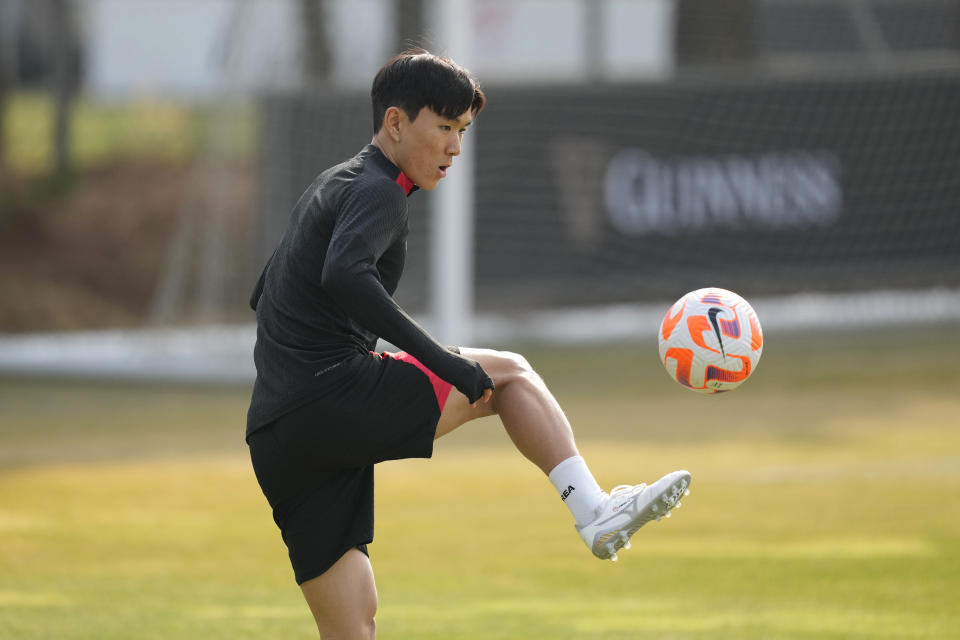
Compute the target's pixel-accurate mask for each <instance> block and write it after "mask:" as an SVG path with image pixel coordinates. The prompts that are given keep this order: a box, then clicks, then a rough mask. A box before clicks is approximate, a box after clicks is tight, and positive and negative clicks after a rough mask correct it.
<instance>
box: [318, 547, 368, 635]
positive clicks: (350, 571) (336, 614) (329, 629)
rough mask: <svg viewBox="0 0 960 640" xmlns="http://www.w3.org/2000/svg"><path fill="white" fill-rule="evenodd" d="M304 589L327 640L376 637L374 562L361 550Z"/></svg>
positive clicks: (344, 559) (348, 554)
mask: <svg viewBox="0 0 960 640" xmlns="http://www.w3.org/2000/svg"><path fill="white" fill-rule="evenodd" d="M300 589H301V590H302V591H303V596H304V597H305V598H306V599H307V604H309V605H310V611H311V612H313V617H314V619H315V620H316V621H317V629H318V630H319V631H320V637H321V638H323V640H372V639H373V638H374V637H375V635H376V623H375V622H374V619H373V617H374V614H376V612H377V587H376V584H375V583H374V580H373V568H372V567H371V566H370V559H369V558H367V556H366V555H364V554H363V553H362V552H361V551H359V550H358V549H351V550H350V551H347V552H346V553H345V554H343V557H341V558H340V560H338V561H337V563H336V564H334V565H333V566H332V567H330V569H328V570H327V571H326V572H325V573H323V574H322V575H320V576H318V577H316V578H313V579H312V580H307V581H306V582H304V583H303V584H302V585H300Z"/></svg>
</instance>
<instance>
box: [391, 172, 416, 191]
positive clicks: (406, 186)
mask: <svg viewBox="0 0 960 640" xmlns="http://www.w3.org/2000/svg"><path fill="white" fill-rule="evenodd" d="M396 183H397V184H398V185H400V186H401V187H402V188H403V192H404V193H405V194H406V195H410V194H411V193H412V192H413V190H414V189H416V188H417V185H415V184H413V182H412V181H411V180H410V178H408V177H407V174H405V173H404V172H403V171H401V172H400V175H398V176H397V179H396Z"/></svg>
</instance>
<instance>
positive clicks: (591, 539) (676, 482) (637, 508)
mask: <svg viewBox="0 0 960 640" xmlns="http://www.w3.org/2000/svg"><path fill="white" fill-rule="evenodd" d="M689 486H690V472H689V471H674V472H672V473H668V474H667V475H665V476H663V477H662V478H660V479H659V480H657V481H656V482H654V483H653V484H652V485H650V486H649V487H648V486H647V485H645V484H638V485H629V484H623V485H620V486H619V487H615V488H614V489H613V491H611V492H610V499H609V500H607V502H606V503H605V504H604V505H603V507H601V508H600V511H599V513H598V514H597V517H596V518H594V520H593V522H591V523H590V524H587V525H584V526H583V527H579V526H578V527H577V531H578V532H579V533H580V537H581V538H583V541H584V542H585V543H586V544H587V546H588V547H589V548H590V550H591V551H592V552H593V555H595V556H597V557H598V558H600V559H601V560H608V559H609V560H613V561H614V562H616V560H617V551H618V550H620V549H621V548H624V549H629V548H630V537H631V536H632V535H633V534H635V533H636V532H637V530H638V529H640V527H642V526H643V525H645V524H646V523H648V522H650V521H651V520H654V519H656V520H660V518H661V517H664V516H666V517H667V518H669V517H670V510H671V509H673V508H675V507H676V508H679V507H680V498H682V497H683V496H685V495H689V494H690V492H689V491H688V490H687V487H689Z"/></svg>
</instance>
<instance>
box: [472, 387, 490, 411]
mask: <svg viewBox="0 0 960 640" xmlns="http://www.w3.org/2000/svg"><path fill="white" fill-rule="evenodd" d="M492 397H493V389H491V388H489V387H487V388H486V389H484V390H483V395H482V396H480V399H479V400H477V401H476V402H474V403H473V404H471V405H470V406H471V407H473V408H474V409H476V408H477V407H479V406H480V403H481V402H483V403H484V404H486V403H487V402H490V398H492Z"/></svg>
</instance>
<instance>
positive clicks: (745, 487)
mask: <svg viewBox="0 0 960 640" xmlns="http://www.w3.org/2000/svg"><path fill="white" fill-rule="evenodd" d="M527 355H528V357H529V359H530V360H531V362H533V363H534V365H535V366H536V367H537V368H538V369H539V370H540V371H541V373H542V374H543V376H544V378H545V379H546V380H547V382H548V383H549V384H550V385H551V387H552V388H553V389H554V391H555V393H556V395H557V396H558V398H559V399H560V400H561V403H562V404H563V405H564V406H565V407H566V409H567V411H568V413H569V415H570V417H571V420H572V422H573V423H574V425H575V429H576V431H577V434H578V437H579V440H580V444H581V450H582V452H583V453H584V455H585V456H586V457H587V459H588V460H589V461H590V462H591V465H592V467H593V468H594V471H595V473H596V475H597V476H598V480H599V481H600V482H601V484H602V485H604V486H607V487H609V486H612V485H614V484H619V483H623V482H638V481H642V480H646V481H651V480H653V479H655V478H657V477H659V476H660V475H661V474H662V473H665V472H667V471H670V470H672V469H675V468H680V467H686V468H688V469H690V470H691V471H692V473H693V484H692V493H691V495H690V497H689V498H686V499H685V500H684V506H683V508H682V509H680V510H678V511H675V512H674V517H673V518H671V519H670V520H669V521H666V522H661V523H655V524H651V525H649V526H648V527H646V528H644V529H643V530H642V531H640V532H639V533H638V534H637V536H636V537H635V538H634V547H633V549H632V550H630V551H627V552H624V553H622V554H621V560H620V562H618V563H616V564H611V563H604V562H600V561H598V560H595V559H594V558H593V557H592V556H590V555H589V553H588V552H587V550H586V549H585V548H584V547H583V543H582V542H581V541H580V540H579V537H578V536H577V535H576V533H575V532H574V530H573V526H572V521H571V519H570V517H569V515H568V514H567V512H566V510H565V509H564V508H563V506H562V504H561V503H560V501H559V500H558V499H557V497H556V495H555V494H554V492H553V489H552V487H551V486H550V485H549V483H548V482H547V481H546V479H545V478H543V477H542V475H541V474H540V473H539V472H538V471H537V470H536V469H535V468H534V467H533V466H532V465H530V464H529V463H527V462H525V461H524V460H522V459H521V458H520V457H519V456H518V455H517V454H515V453H514V452H513V450H512V449H511V447H510V445H509V443H508V440H507V438H506V436H505V435H504V434H503V432H502V429H501V428H500V427H499V424H498V423H497V422H496V421H495V420H487V421H483V422H479V423H475V424H472V425H467V426H466V427H464V428H463V429H461V430H460V431H458V432H455V433H453V434H451V435H450V436H449V437H447V438H444V439H443V440H441V441H440V442H438V444H437V449H436V452H435V456H434V459H433V460H430V461H421V460H416V461H404V462H395V463H388V464H385V465H382V466H381V467H380V469H379V471H378V476H377V482H378V484H377V538H376V541H375V542H374V544H373V545H372V546H371V552H372V557H373V561H374V567H375V569H376V571H377V577H378V585H379V590H380V612H379V615H378V626H379V637H381V638H405V639H406V638H417V639H425V640H426V639H436V640H440V639H443V640H450V639H484V640H491V639H496V638H518V639H531V638H544V639H550V640H559V639H574V638H578V639H579V638H583V639H598V640H599V639H603V640H613V639H628V638H629V639H636V638H658V639H661V638H697V639H706V638H710V639H727V638H729V639H736V640H745V639H752V638H757V639H759V638H764V639H770V638H805V639H807V638H817V639H833V638H837V639H839V638H862V639H867V638H870V639H874V638H937V639H944V638H960V607H958V605H957V603H958V602H960V491H958V490H960V393H958V389H960V372H958V367H957V362H958V360H960V341H958V340H957V338H956V327H952V328H951V327H944V328H940V329H910V330H900V331H892V330H891V331H884V332H874V333H870V334H866V335H863V334H859V335H853V334H846V335H838V336H830V337H818V338H816V339H813V338H810V337H807V338H800V337H778V336H776V335H769V334H768V336H767V346H766V350H765V353H764V356H763V361H762V362H761V363H760V366H759V368H758V369H757V372H756V374H755V375H754V378H753V379H751V380H750V381H749V382H747V383H746V384H745V385H744V387H743V388H742V389H740V390H738V391H736V392H734V393H730V394H725V395H721V396H716V397H703V396H698V395H695V394H693V393H690V392H689V391H686V390H684V389H682V388H680V387H679V386H678V385H676V384H675V383H673V382H671V381H670V380H668V379H667V377H666V375H665V374H664V373H663V371H662V370H661V368H660V366H659V364H657V361H656V355H655V350H654V347H653V346H652V345H639V346H637V345H631V346H628V347H625V348H623V349H619V350H615V349H603V350H585V349H584V350H574V351H571V352H567V353H560V352H557V351H543V350H535V351H530V352H527ZM246 400H247V392H246V390H244V389H192V388H176V387H164V388H159V387H146V386H136V385H106V384H102V385H94V384H80V383H69V382H64V381H60V382H50V381H45V382H42V381H27V380H10V379H6V380H0V638H4V639H6V638H11V639H17V640H27V639H41V638H42V639H44V640H47V639H50V638H58V639H59V638H62V639H71V640H73V639H80V638H89V639H97V640H106V639H110V638H117V639H119V638H123V639H128V638H157V639H160V638H163V639H170V638H198V639H199V638H202V639H220V638H223V639H227V638H229V639H230V640H235V639H239V638H283V639H287V638H295V637H302V638H309V637H313V636H314V633H315V632H314V627H313V622H312V619H311V618H310V615H309V612H308V610H307V608H306V605H305V604H304V603H303V601H302V598H301V596H300V593H299V590H298V589H297V588H296V586H295V584H294V583H293V580H292V574H291V571H290V569H289V566H288V564H287V559H286V555H285V550H284V548H283V545H282V542H281V541H280V539H279V535H278V534H277V532H276V530H275V528H274V525H273V522H272V521H271V519H270V515H269V511H268V509H267V506H266V502H265V500H264V499H263V497H262V496H261V495H260V493H259V489H258V487H257V485H256V482H255V480H254V478H253V475H252V472H251V470H250V468H249V463H248V461H247V458H246V451H245V448H244V445H243V442H242V432H243V418H244V411H245V408H246Z"/></svg>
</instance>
